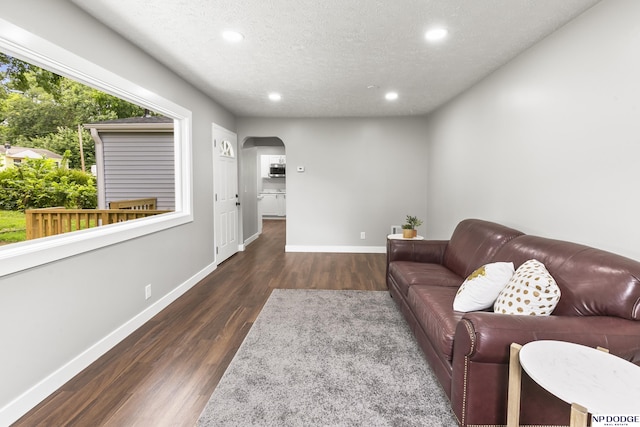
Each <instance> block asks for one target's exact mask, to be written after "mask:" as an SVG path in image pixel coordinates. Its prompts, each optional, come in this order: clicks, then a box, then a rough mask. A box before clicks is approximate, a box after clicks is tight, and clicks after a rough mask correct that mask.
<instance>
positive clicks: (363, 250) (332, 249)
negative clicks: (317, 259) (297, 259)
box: [284, 245, 387, 254]
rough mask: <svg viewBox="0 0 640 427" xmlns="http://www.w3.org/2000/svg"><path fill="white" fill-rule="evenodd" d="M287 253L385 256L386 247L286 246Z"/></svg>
mask: <svg viewBox="0 0 640 427" xmlns="http://www.w3.org/2000/svg"><path fill="white" fill-rule="evenodd" d="M284 251H285V252H321V253H353V254H384V253H386V252H387V247H386V246H300V245H285V247H284Z"/></svg>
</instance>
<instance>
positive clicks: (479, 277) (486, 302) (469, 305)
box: [453, 262, 514, 312]
mask: <svg viewBox="0 0 640 427" xmlns="http://www.w3.org/2000/svg"><path fill="white" fill-rule="evenodd" d="M513 273H514V269H513V263H512V262H493V263H490V264H485V265H483V266H482V267H480V268H478V269H477V270H476V271H474V272H473V273H471V274H470V275H469V277H467V278H466V280H465V281H464V283H463V284H462V286H460V288H459V289H458V292H457V293H456V298H455V299H454V300H453V309H454V310H456V311H463V312H469V311H478V310H484V309H486V308H489V307H491V306H493V303H494V302H495V301H496V298H498V295H499V294H500V291H502V290H503V289H504V287H505V286H507V283H509V280H511V277H512V276H513Z"/></svg>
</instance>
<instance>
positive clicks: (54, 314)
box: [0, 0, 235, 425]
mask: <svg viewBox="0 0 640 427" xmlns="http://www.w3.org/2000/svg"><path fill="white" fill-rule="evenodd" d="M0 18H2V19H4V20H6V21H9V22H11V23H13V24H15V25H17V26H20V27H22V28H24V29H26V30H27V31H29V32H31V33H33V34H35V35H37V36H39V37H42V38H44V39H47V40H49V41H51V42H53V43H55V44H56V45H58V46H61V47H63V48H65V49H66V50H68V51H70V52H72V53H74V54H76V55H79V56H81V57H84V58H86V59H88V60H90V61H92V62H94V63H96V64H98V65H100V66H102V67H104V68H106V69H109V70H110V71H112V72H115V73H117V74H118V75H120V76H122V77H124V78H126V79H128V80H129V81H132V82H134V83H137V84H139V85H140V86H142V87H144V88H146V89H148V90H149V91H150V92H153V93H156V94H158V95H159V96H162V97H164V98H166V99H169V100H171V101H173V102H174V103H176V104H178V105H181V106H183V107H184V108H186V109H189V110H191V111H192V112H193V129H192V135H193V180H194V186H193V201H194V202H193V203H194V211H193V216H194V218H195V219H194V221H193V222H192V223H189V224H187V225H183V226H179V227H175V228H172V229H169V230H165V231H161V232H158V233H155V234H151V235H147V236H144V237H141V238H138V239H135V240H131V241H127V242H125V243H120V244H115V245H112V246H108V247H105V248H102V249H98V250H95V251H92V252H89V253H85V254H82V255H80V256H75V257H71V258H67V259H64V260H62V261H57V262H53V263H50V264H47V265H42V266H40V267H37V268H33V269H30V270H27V271H23V272H20V273H16V274H12V275H10V276H5V277H2V278H1V279H0V342H1V344H0V345H1V346H2V351H0V384H1V385H0V425H6V424H8V423H10V422H11V420H12V419H15V418H16V416H19V415H21V412H24V411H26V410H28V409H29V408H30V405H32V404H35V403H37V401H38V400H39V399H41V398H43V397H45V396H46V393H47V392H50V391H53V390H54V389H55V388H57V387H58V386H60V385H61V384H62V383H63V382H64V381H66V380H68V379H69V378H70V376H72V375H73V374H75V373H76V372H77V370H78V368H81V367H82V366H83V365H86V364H87V363H89V362H91V361H92V360H93V358H95V357H96V353H97V352H99V351H101V350H105V349H106V348H108V347H109V345H112V344H113V340H114V336H115V337H116V339H117V336H118V333H117V331H120V332H122V328H123V325H125V324H131V320H132V319H135V318H138V317H140V316H141V315H143V314H145V313H146V314H149V313H153V311H154V310H157V307H158V305H161V304H160V303H159V302H160V301H161V300H162V299H163V298H165V299H166V298H167V297H171V295H174V294H175V292H176V291H177V292H182V291H184V290H185V289H184V288H185V285H186V286H187V287H188V286H192V285H193V284H194V280H195V279H194V278H197V277H198V275H199V274H201V273H202V272H203V271H204V272H206V271H209V270H210V269H212V268H215V267H214V266H213V267H212V263H213V260H214V254H213V242H214V239H213V223H212V218H213V202H212V198H211V195H212V193H213V182H212V180H213V171H212V164H211V163H212V162H211V159H212V152H211V123H212V122H215V123H217V124H219V125H221V126H224V127H226V128H228V129H232V130H234V129H235V118H234V117H233V116H232V115H231V114H230V113H228V112H227V111H225V110H224V109H222V108H221V107H220V106H218V105H216V104H214V103H213V102H211V100H210V99H208V98H207V97H205V96H204V95H202V94H201V93H199V92H198V91H197V90H196V89H195V88H193V87H192V86H190V85H188V84H186V83H185V82H184V81H182V80H181V79H179V78H178V77H177V76H176V75H174V74H172V73H171V72H169V71H168V70H167V69H165V68H163V67H161V66H160V65H159V64H158V63H157V62H156V61H154V60H152V59H151V58H149V57H148V56H146V55H145V54H144V53H143V52H141V51H140V50H138V49H136V48H134V47H133V46H132V45H131V44H129V43H127V42H126V41H124V40H123V39H122V38H120V37H118V36H116V35H115V34H113V33H112V32H110V31H109V30H107V29H106V28H105V27H103V26H102V25H100V24H99V23H98V22H96V21H94V20H93V19H91V18H90V17H89V16H87V15H85V14H84V13H82V12H80V11H79V10H78V9H76V8H75V7H74V6H73V5H72V4H70V2H68V1H64V0H50V1H46V2H43V1H38V0H21V1H19V2H16V1H7V0H2V1H0ZM148 283H151V284H152V285H153V295H152V298H151V299H150V300H147V301H145V299H144V286H145V285H146V284H148ZM153 304H156V305H155V306H154V305H153ZM114 334H115V335H114Z"/></svg>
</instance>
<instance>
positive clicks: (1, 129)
mask: <svg viewBox="0 0 640 427" xmlns="http://www.w3.org/2000/svg"><path fill="white" fill-rule="evenodd" d="M0 70H4V71H0V143H2V144H6V143H9V144H11V145H15V146H25V147H36V148H47V149H49V150H51V151H54V152H56V153H59V154H61V153H64V152H65V151H66V150H69V151H71V158H70V160H71V161H70V166H71V167H73V168H80V165H81V162H80V153H79V151H80V150H79V138H78V133H77V126H78V125H79V124H85V123H92V122H97V121H103V120H113V119H118V118H127V117H140V116H142V115H143V114H144V109H143V108H142V107H139V106H137V105H135V104H132V103H130V102H127V101H125V100H122V99H120V98H118V97H115V96H113V95H109V94H107V93H104V92H101V91H99V90H97V89H94V88H91V87H88V86H85V85H83V84H81V83H78V82H76V81H73V80H70V79H67V78H65V77H62V76H59V75H57V74H55V73H52V72H50V71H47V70H43V69H42V68H40V67H37V66H35V65H32V64H29V63H26V62H23V61H20V60H18V59H16V58H13V57H10V56H8V55H5V54H2V53H0ZM83 148H84V150H83V151H84V154H85V164H86V165H87V167H88V166H89V165H91V164H93V163H94V162H95V147H94V143H93V139H92V138H91V137H90V134H89V133H88V132H85V133H84V134H83Z"/></svg>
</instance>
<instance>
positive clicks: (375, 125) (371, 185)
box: [238, 117, 427, 252]
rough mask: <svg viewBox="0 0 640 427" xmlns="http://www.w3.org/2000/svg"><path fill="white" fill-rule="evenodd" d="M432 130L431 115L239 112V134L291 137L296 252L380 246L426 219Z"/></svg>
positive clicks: (290, 222) (291, 227)
mask: <svg viewBox="0 0 640 427" xmlns="http://www.w3.org/2000/svg"><path fill="white" fill-rule="evenodd" d="M425 131H426V126H425V119H424V117H411V118H336V119H258V118H239V119H238V139H239V140H244V138H246V137H248V136H253V137H255V136H276V137H278V138H280V139H281V140H282V141H283V142H284V144H285V147H286V155H287V250H289V251H307V250H309V251H356V252H358V251H362V252H367V251H378V250H380V248H384V246H385V242H386V236H387V234H389V230H390V226H391V225H399V224H402V223H403V222H404V219H405V217H406V215H408V214H411V215H417V216H418V217H420V218H422V219H425V216H426V213H427V212H426V182H427V145H426V138H425ZM298 166H304V168H305V172H304V173H298V172H296V168H297V167H298ZM256 228H257V227H256ZM362 231H364V232H365V234H366V239H365V240H361V239H360V232H362ZM245 237H247V236H245Z"/></svg>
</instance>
